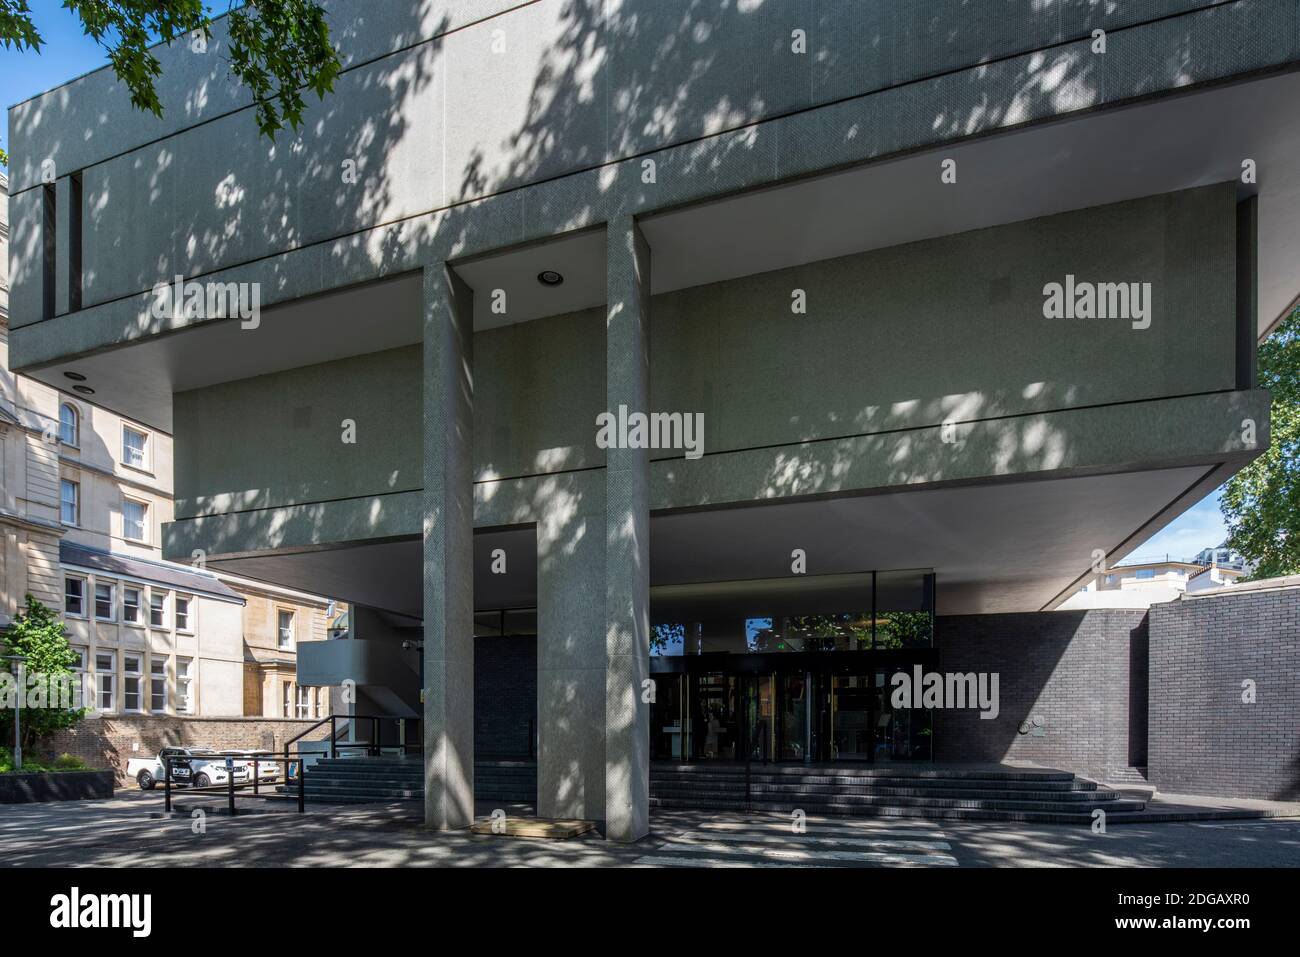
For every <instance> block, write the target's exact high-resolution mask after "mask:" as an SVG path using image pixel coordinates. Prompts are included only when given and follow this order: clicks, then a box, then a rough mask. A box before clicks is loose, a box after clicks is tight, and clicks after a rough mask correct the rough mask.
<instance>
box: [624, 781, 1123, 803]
mask: <svg viewBox="0 0 1300 957" xmlns="http://www.w3.org/2000/svg"><path fill="white" fill-rule="evenodd" d="M650 793H651V794H655V795H658V796H660V797H695V796H739V797H741V798H743V797H744V795H745V788H744V786H743V785H742V786H741V787H739V788H712V787H705V786H703V785H697V786H694V787H691V786H686V785H680V784H674V785H672V786H668V785H664V784H660V783H658V782H655V781H652V782H651V783H650ZM750 793H751V794H752V795H753V796H755V797H759V796H763V797H771V798H772V799H779V798H782V797H790V798H794V797H800V798H804V797H807V798H825V799H828V800H829V799H833V798H835V797H836V796H838V795H848V796H853V795H871V794H879V795H885V796H892V797H915V798H982V799H1004V800H1017V801H1049V802H1050V801H1056V802H1072V803H1086V802H1089V801H1092V802H1097V801H1103V802H1104V801H1113V800H1115V799H1116V798H1118V797H1119V795H1118V794H1116V793H1115V792H1114V791H1097V790H1090V791H1031V790H1024V789H1022V790H1005V789H1002V788H975V787H969V788H958V787H945V788H924V787H921V788H917V787H880V786H876V785H864V786H856V785H838V786H835V787H826V786H807V785H801V784H779V785H772V784H756V785H754V786H753V787H752V788H750Z"/></svg>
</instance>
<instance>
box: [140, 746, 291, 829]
mask: <svg viewBox="0 0 1300 957" xmlns="http://www.w3.org/2000/svg"><path fill="white" fill-rule="evenodd" d="M215 757H219V758H224V759H225V760H226V761H229V762H231V767H230V771H231V772H232V773H230V774H227V775H226V786H225V787H224V788H222V787H221V786H220V785H215V786H210V787H205V788H199V787H194V785H193V784H190V785H189V791H190V793H193V794H215V793H218V792H220V791H225V793H226V807H227V810H228V812H229V814H230V815H231V816H232V817H233V816H234V815H235V791H236V790H242V789H243V788H246V787H247V786H248V785H247V784H244V785H241V786H240V787H239V788H236V787H235V775H234V773H233V771H234V762H235V761H240V762H242V763H244V764H247V763H248V762H252V765H253V781H252V785H253V795H254V796H255V797H261V796H262V794H261V790H260V788H259V784H260V782H261V779H262V776H261V774H260V771H261V768H260V767H259V765H260V764H261V763H262V762H266V763H268V764H274V763H276V762H278V761H281V760H283V761H285V768H284V778H285V781H286V782H287V781H288V780H289V775H290V771H291V770H292V768H291V766H292V764H293V762H294V761H295V760H296V761H297V762H298V795H297V797H298V813H299V814H302V813H303V812H304V811H306V809H307V792H306V788H305V786H304V782H305V780H306V775H305V774H304V773H303V765H302V759H301V758H288V757H285V758H283V759H282V758H277V757H272V756H270V755H260V756H258V757H253V758H235V757H232V756H230V755H216V756H215ZM203 758H204V759H205V760H211V758H210V757H209V756H208V755H203ZM192 760H194V759H193V757H172V756H171V755H167V756H166V757H164V758H163V759H162V761H163V809H164V811H166V813H168V814H170V813H171V811H172V762H173V761H192ZM191 780H193V779H191Z"/></svg>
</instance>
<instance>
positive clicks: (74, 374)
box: [63, 372, 86, 382]
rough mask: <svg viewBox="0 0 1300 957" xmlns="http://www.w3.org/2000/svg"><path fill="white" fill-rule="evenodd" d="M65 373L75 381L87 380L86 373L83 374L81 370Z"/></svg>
mask: <svg viewBox="0 0 1300 957" xmlns="http://www.w3.org/2000/svg"><path fill="white" fill-rule="evenodd" d="M63 374H64V375H65V376H67V377H68V378H69V379H71V380H72V381H73V382H85V381H86V377H85V376H84V375H82V374H81V373H80V372H65V373H63Z"/></svg>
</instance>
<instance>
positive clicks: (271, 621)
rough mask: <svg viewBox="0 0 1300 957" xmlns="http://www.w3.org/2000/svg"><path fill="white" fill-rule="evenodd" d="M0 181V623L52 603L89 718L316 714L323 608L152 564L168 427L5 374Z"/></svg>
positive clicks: (168, 478) (162, 517)
mask: <svg viewBox="0 0 1300 957" xmlns="http://www.w3.org/2000/svg"><path fill="white" fill-rule="evenodd" d="M7 187H8V180H7V178H6V177H5V176H4V175H3V174H0V493H2V495H3V501H2V502H0V532H3V536H4V538H3V542H2V543H0V624H2V625H7V624H8V623H9V622H10V621H11V620H12V619H13V616H14V615H15V614H17V612H18V611H19V610H21V608H22V607H23V604H24V602H25V600H26V596H27V595H28V594H31V595H33V596H35V597H36V598H37V599H39V600H40V601H42V602H43V603H45V604H46V605H48V606H49V607H51V608H54V609H57V610H60V611H61V612H62V614H63V620H64V624H65V626H66V631H67V634H68V640H69V643H70V644H71V646H72V648H73V650H74V651H75V652H76V653H77V656H78V664H77V668H78V670H79V671H81V672H83V673H84V674H85V676H86V678H85V687H86V689H87V693H86V704H87V706H88V707H89V708H90V709H91V710H92V712H93V714H94V715H95V716H101V715H155V716H171V717H177V718H184V717H191V716H203V717H229V716H244V715H250V716H266V717H282V718H308V717H315V718H319V717H324V716H325V715H327V714H328V713H329V701H328V695H327V694H323V693H321V692H320V691H319V690H318V689H315V688H299V686H298V683H297V680H296V676H295V671H296V659H297V646H298V643H299V642H300V641H301V642H306V641H313V640H323V639H324V637H325V621H326V611H327V606H328V601H327V600H326V599H324V598H320V597H317V596H315V595H311V594H307V593H304V592H300V591H295V590H290V589H285V588H280V587H277V586H274V585H268V584H264V583H259V582H255V581H251V580H246V579H240V578H235V577H226V578H225V579H224V580H223V579H222V578H221V577H219V576H216V575H213V574H209V573H207V572H204V571H200V570H198V569H195V568H193V567H190V565H188V564H178V563H174V562H167V561H165V560H164V559H163V556H162V528H163V525H164V524H165V523H167V522H170V521H171V519H172V484H171V482H172V438H171V436H170V435H168V434H167V433H166V432H164V431H161V430H159V429H156V428H152V427H150V426H148V425H145V424H143V423H141V422H138V421H135V420H132V419H129V418H125V417H123V416H121V415H118V414H117V413H115V412H112V411H109V410H108V409H106V408H104V407H102V406H100V405H98V404H96V403H94V402H93V401H91V398H90V397H91V395H93V390H92V387H90V386H87V385H85V384H84V383H83V382H82V381H80V380H77V379H75V378H65V379H64V380H63V381H62V382H59V383H56V384H57V385H58V386H60V387H61V388H54V387H52V385H50V384H47V383H45V382H41V381H38V380H36V379H32V378H28V377H26V376H23V375H15V374H14V373H12V372H11V371H10V366H9V325H8V323H9V311H8V305H9V301H8V300H9V290H8V279H7V277H8V263H9V254H8V247H9V219H8V188H7ZM184 557H185V558H186V559H192V557H193V556H184Z"/></svg>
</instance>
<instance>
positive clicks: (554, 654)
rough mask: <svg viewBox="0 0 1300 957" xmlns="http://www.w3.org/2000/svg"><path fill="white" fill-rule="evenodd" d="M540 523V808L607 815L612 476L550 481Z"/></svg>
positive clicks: (550, 813) (548, 812)
mask: <svg viewBox="0 0 1300 957" xmlns="http://www.w3.org/2000/svg"><path fill="white" fill-rule="evenodd" d="M535 508H536V511H537V515H538V522H537V814H538V816H539V817H544V818H576V819H579V820H594V821H603V820H604V819H605V537H604V534H603V532H604V527H605V477H604V475H603V474H602V473H600V472H585V473H578V474H575V475H570V476H567V477H564V478H562V479H559V480H557V481H555V482H548V483H546V485H545V488H544V490H542V491H540V492H539V493H538V500H537V502H536V503H535Z"/></svg>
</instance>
